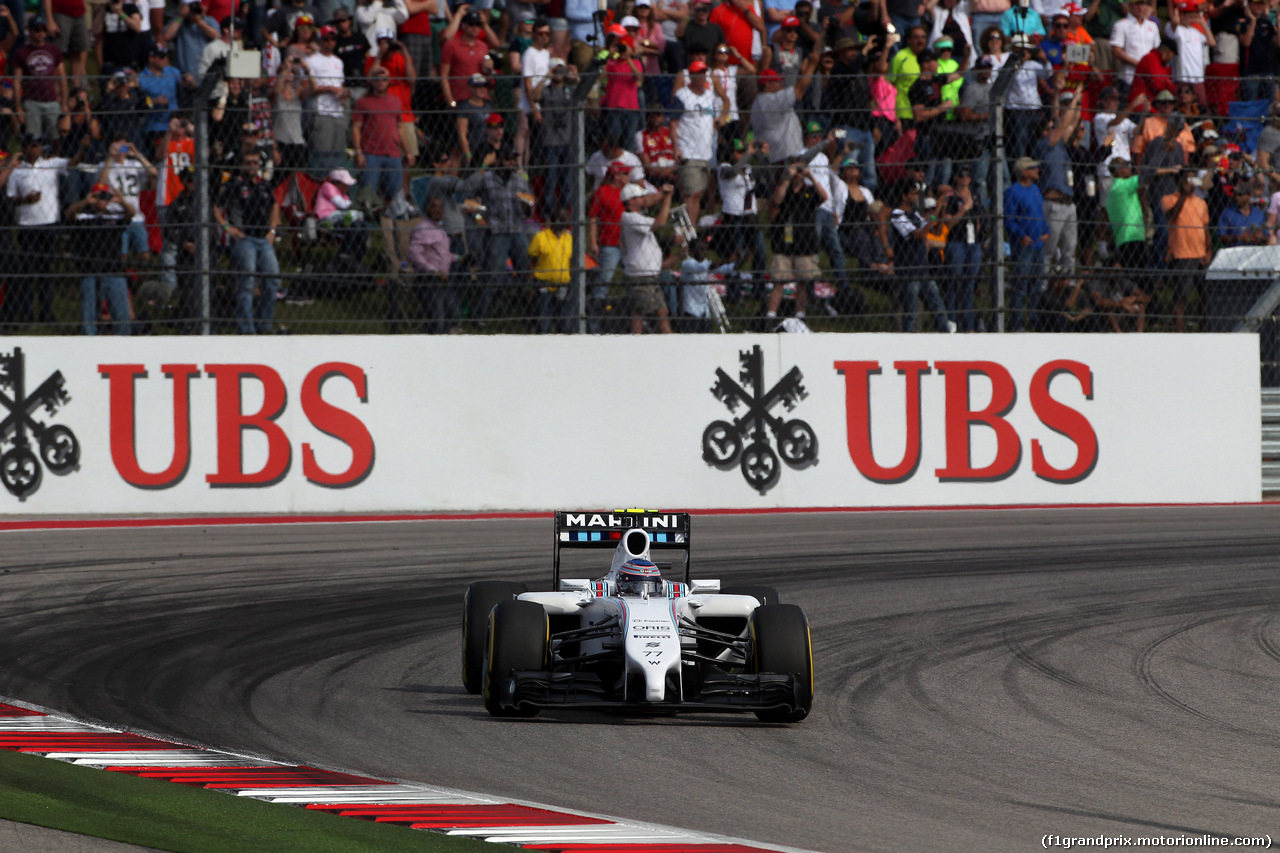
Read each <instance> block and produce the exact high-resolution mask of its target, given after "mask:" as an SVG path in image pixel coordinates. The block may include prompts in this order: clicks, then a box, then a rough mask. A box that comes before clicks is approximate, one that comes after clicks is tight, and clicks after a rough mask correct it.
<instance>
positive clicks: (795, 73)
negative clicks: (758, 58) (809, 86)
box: [769, 15, 806, 88]
mask: <svg viewBox="0 0 1280 853" xmlns="http://www.w3.org/2000/svg"><path fill="white" fill-rule="evenodd" d="M799 44H800V19H799V18H797V17H796V16H795V15H788V16H787V17H786V18H784V19H783V21H782V27H781V28H780V29H779V30H778V34H777V35H776V36H775V38H774V45H773V50H772V51H771V54H770V55H771V56H772V60H773V61H772V62H771V63H770V65H769V67H770V68H772V69H773V70H774V71H777V72H778V73H779V74H781V75H782V85H783V86H784V87H787V88H789V87H791V86H794V85H795V84H796V79H797V78H799V76H800V67H801V66H802V65H803V64H804V60H805V55H806V54H805V52H804V51H803V50H801V49H800V46H799Z"/></svg>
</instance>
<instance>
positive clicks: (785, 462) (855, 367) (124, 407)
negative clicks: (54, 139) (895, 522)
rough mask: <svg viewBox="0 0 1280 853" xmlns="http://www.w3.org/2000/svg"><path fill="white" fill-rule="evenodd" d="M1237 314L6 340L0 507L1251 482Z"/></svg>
mask: <svg viewBox="0 0 1280 853" xmlns="http://www.w3.org/2000/svg"><path fill="white" fill-rule="evenodd" d="M1258 382H1259V380H1258V344H1257V338H1256V337H1255V336H1248V335H1185V336H1174V335H1145V336H1136V335H1097V336H1092V335H1084V336H1075V335H1007V336H996V335H985V336H956V335H953V336H945V335H817V334H815V335H774V336H764V335H758V336H752V335H733V336H687V337H685V336H674V337H662V336H646V337H643V338H631V337H604V338H602V337H581V338H579V337H533V336H512V337H492V336H489V337H480V336H447V337H402V336H387V337H304V336H299V337H278V338H262V339H255V338H237V337H214V338H153V339H122V340H113V339H109V338H98V339H67V338H62V339H57V338H25V339H22V338H11V339H9V340H8V341H7V342H6V343H5V344H4V345H3V346H0V403H3V405H4V407H5V408H6V409H7V410H8V411H7V413H6V414H7V417H6V419H5V421H4V427H3V430H0V432H2V433H3V438H4V443H3V447H2V449H3V451H4V452H3V455H0V482H2V483H3V486H4V489H5V490H7V491H0V507H3V512H5V513H9V514H24V513H28V514H35V513H41V514H46V513H205V512H208V513H248V512H254V513H256V512H273V513H274V512H371V511H379V512H382V511H386V512H419V511H434V510H547V509H552V508H576V507H592V506H647V507H664V508H755V507H823V506H842V507H844V506H952V505H1007V504H1055V503H1064V504H1065V503H1070V504H1087V503H1146V502H1154V503H1165V502H1172V503H1179V502H1235V501H1256V500H1258V499H1259V498H1260V495H1261V480H1260V467H1259V457H1260V429H1259V419H1260V411H1259V409H1260V402H1259V387H1258Z"/></svg>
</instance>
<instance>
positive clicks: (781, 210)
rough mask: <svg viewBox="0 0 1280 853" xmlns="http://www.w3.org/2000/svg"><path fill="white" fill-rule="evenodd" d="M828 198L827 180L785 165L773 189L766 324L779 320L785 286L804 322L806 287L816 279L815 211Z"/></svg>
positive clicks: (805, 168) (800, 165) (799, 165)
mask: <svg viewBox="0 0 1280 853" xmlns="http://www.w3.org/2000/svg"><path fill="white" fill-rule="evenodd" d="M829 197H830V193H829V192H828V190H827V185H826V181H823V180H821V179H819V178H817V177H815V176H814V174H813V173H812V172H811V171H809V167H808V166H807V165H805V164H804V163H792V164H791V165H789V166H787V171H786V174H785V177H784V178H783V179H782V180H780V181H778V184H777V186H776V187H774V190H773V198H772V201H773V216H772V225H771V226H770V234H769V236H770V240H771V242H772V243H773V257H772V258H770V259H769V274H770V276H771V277H772V279H773V290H772V291H770V292H769V299H768V301H767V302H766V303H765V314H764V316H765V324H766V326H772V325H773V324H772V323H771V322H770V321H771V320H776V319H777V317H778V308H779V307H780V306H781V305H782V291H783V287H784V285H786V284H788V283H791V284H794V286H795V294H796V295H795V299H796V318H797V319H801V320H803V319H804V312H805V306H806V304H807V303H808V301H809V287H810V285H811V284H812V283H813V282H815V281H817V280H818V275H819V274H820V272H821V269H820V268H819V267H818V252H819V251H820V246H819V243H818V225H817V221H818V208H819V207H820V206H821V205H822V203H823V202H824V201H826V200H827V199H828V198H829Z"/></svg>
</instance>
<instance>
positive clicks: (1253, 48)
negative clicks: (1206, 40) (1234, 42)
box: [1214, 17, 1276, 77]
mask: <svg viewBox="0 0 1280 853" xmlns="http://www.w3.org/2000/svg"><path fill="white" fill-rule="evenodd" d="M1247 29H1249V19H1248V18H1245V17H1241V18H1240V19H1239V20H1238V21H1237V24H1236V29H1235V32H1236V33H1237V34H1243V33H1244V31H1245V30H1247ZM1214 31H1215V32H1217V29H1216V28H1215V30H1214ZM1275 38H1276V25H1275V24H1273V23H1271V20H1270V19H1269V18H1259V19H1258V23H1257V24H1255V25H1254V27H1253V41H1252V42H1251V43H1250V44H1249V46H1248V47H1245V46H1244V45H1240V73H1241V74H1250V75H1253V76H1255V77H1269V76H1271V75H1272V74H1275V73H1276V66H1275V62H1276V45H1275Z"/></svg>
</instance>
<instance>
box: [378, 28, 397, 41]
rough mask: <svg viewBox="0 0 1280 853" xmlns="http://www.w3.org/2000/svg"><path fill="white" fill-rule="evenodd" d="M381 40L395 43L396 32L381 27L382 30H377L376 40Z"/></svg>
mask: <svg viewBox="0 0 1280 853" xmlns="http://www.w3.org/2000/svg"><path fill="white" fill-rule="evenodd" d="M383 39H387V40H389V41H395V40H396V31H395V30H393V29H390V28H389V27H383V28H382V29H380V30H378V36H377V40H378V41H382V40H383Z"/></svg>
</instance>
